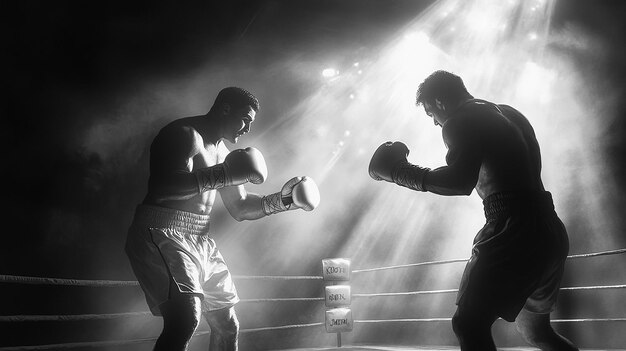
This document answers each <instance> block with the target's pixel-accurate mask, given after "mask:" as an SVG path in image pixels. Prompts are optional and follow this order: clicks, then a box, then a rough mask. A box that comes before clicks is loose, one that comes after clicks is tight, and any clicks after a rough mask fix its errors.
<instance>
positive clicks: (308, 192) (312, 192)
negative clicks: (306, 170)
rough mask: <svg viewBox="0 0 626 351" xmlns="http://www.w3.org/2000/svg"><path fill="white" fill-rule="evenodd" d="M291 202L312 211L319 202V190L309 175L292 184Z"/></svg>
mask: <svg viewBox="0 0 626 351" xmlns="http://www.w3.org/2000/svg"><path fill="white" fill-rule="evenodd" d="M291 198H292V201H293V204H294V205H295V206H296V207H298V208H301V209H303V210H305V211H313V210H314V209H315V208H316V207H317V205H319V204H320V192H319V189H318V188H317V184H315V182H314V181H313V179H311V178H309V177H303V178H302V181H300V182H299V183H297V184H296V185H294V187H293V191H292V193H291Z"/></svg>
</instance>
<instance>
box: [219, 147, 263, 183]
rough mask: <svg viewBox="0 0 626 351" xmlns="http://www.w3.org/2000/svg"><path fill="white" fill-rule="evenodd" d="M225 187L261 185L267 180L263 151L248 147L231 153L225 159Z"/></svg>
mask: <svg viewBox="0 0 626 351" xmlns="http://www.w3.org/2000/svg"><path fill="white" fill-rule="evenodd" d="M223 164H224V176H225V178H226V179H225V186H231V185H240V184H244V183H247V182H250V183H253V184H261V183H263V182H264V181H265V178H267V166H266V165H265V159H264V158H263V154H261V151H259V150H257V149H255V148H253V147H247V148H245V149H237V150H233V151H231V152H230V153H229V154H228V155H226V158H225V159H224V163H223Z"/></svg>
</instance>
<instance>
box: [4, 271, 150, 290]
mask: <svg viewBox="0 0 626 351" xmlns="http://www.w3.org/2000/svg"><path fill="white" fill-rule="evenodd" d="M0 282H2V283H21V284H38V285H39V284H41V285H72V286H94V287H117V286H139V282H137V281H128V280H127V281H120V280H85V279H60V278H41V277H25V276H18V275H7V274H0Z"/></svg>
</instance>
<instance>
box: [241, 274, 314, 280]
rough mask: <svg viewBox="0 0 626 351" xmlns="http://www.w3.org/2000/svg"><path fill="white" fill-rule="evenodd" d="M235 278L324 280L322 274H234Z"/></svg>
mask: <svg viewBox="0 0 626 351" xmlns="http://www.w3.org/2000/svg"><path fill="white" fill-rule="evenodd" d="M233 278H234V279H246V280H248V279H249V280H324V277H322V276H321V275H319V276H318V275H234V276H233Z"/></svg>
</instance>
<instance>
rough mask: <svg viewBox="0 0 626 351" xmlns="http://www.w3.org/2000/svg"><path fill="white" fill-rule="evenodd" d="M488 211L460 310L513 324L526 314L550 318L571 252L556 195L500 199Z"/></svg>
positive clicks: (485, 202) (494, 198) (490, 199)
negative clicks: (469, 309) (478, 310)
mask: <svg viewBox="0 0 626 351" xmlns="http://www.w3.org/2000/svg"><path fill="white" fill-rule="evenodd" d="M483 205H484V210H485V218H486V220H487V222H486V223H485V225H484V227H483V228H482V229H481V230H480V231H479V232H478V234H477V235H476V237H475V238H474V245H473V247H472V256H471V258H470V260H469V262H468V263H467V265H466V267H465V271H464V273H463V277H462V279H461V285H460V288H459V293H458V296H457V304H458V305H459V306H472V307H473V308H483V309H490V310H491V311H492V312H493V313H495V314H496V315H498V316H500V317H502V318H503V319H505V320H507V321H510V322H511V321H514V320H515V318H516V317H517V315H518V313H519V311H520V310H521V309H522V308H524V309H526V310H528V311H530V312H534V313H549V312H551V311H552V310H553V309H554V304H555V303H556V299H557V295H558V291H559V287H560V283H561V278H562V276H563V268H564V262H565V258H566V257H567V252H568V250H569V242H568V238H567V232H566V230H565V227H564V226H563V223H562V222H561V220H560V219H559V217H558V216H557V214H556V213H555V211H554V204H553V201H552V195H551V194H550V193H549V192H541V193H538V194H532V195H528V194H520V193H497V194H493V195H490V196H488V197H486V198H485V199H484V200H483Z"/></svg>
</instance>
